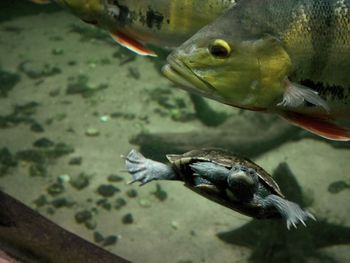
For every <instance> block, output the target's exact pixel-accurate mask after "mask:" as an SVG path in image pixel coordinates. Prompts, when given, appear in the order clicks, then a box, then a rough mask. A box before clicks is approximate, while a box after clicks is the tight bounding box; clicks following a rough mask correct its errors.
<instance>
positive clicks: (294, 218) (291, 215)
mask: <svg viewBox="0 0 350 263" xmlns="http://www.w3.org/2000/svg"><path fill="white" fill-rule="evenodd" d="M262 203H263V206H264V207H266V208H267V207H271V206H272V207H274V208H276V209H277V211H278V212H279V213H280V215H281V216H282V217H283V218H284V219H286V221H287V228H288V229H290V226H291V225H292V226H293V227H294V228H297V226H296V225H297V224H298V223H302V224H303V225H304V226H306V224H305V221H306V220H307V219H308V218H311V219H313V220H316V218H315V217H314V216H313V215H312V214H311V213H310V212H308V211H306V210H303V209H302V208H301V207H300V206H299V205H298V204H296V203H294V202H291V201H288V200H286V199H284V198H282V197H280V196H277V195H274V194H271V195H268V196H267V197H265V198H264V199H263V200H262Z"/></svg>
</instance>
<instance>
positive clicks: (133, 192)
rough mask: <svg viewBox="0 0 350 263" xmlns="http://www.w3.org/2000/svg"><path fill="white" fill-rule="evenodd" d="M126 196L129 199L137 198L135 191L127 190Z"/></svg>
mask: <svg viewBox="0 0 350 263" xmlns="http://www.w3.org/2000/svg"><path fill="white" fill-rule="evenodd" d="M126 195H127V196H128V197H130V198H134V197H136V196H137V191H136V190H135V189H129V190H128V191H126Z"/></svg>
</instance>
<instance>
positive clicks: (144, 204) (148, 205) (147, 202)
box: [138, 198, 151, 208]
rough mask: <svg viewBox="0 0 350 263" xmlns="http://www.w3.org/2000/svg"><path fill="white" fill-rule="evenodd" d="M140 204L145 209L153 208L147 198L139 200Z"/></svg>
mask: <svg viewBox="0 0 350 263" xmlns="http://www.w3.org/2000/svg"><path fill="white" fill-rule="evenodd" d="M138 203H139V205H140V206H141V207H145V208H148V207H151V202H150V201H149V200H147V199H145V198H141V199H139V201H138Z"/></svg>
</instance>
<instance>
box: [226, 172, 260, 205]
mask: <svg viewBox="0 0 350 263" xmlns="http://www.w3.org/2000/svg"><path fill="white" fill-rule="evenodd" d="M227 183H228V185H229V187H230V189H231V190H232V192H233V193H234V195H235V196H236V197H237V198H238V199H239V200H241V201H249V200H251V199H252V198H253V196H254V194H255V193H256V192H257V188H258V181H257V175H256V172H255V170H254V169H251V168H246V167H244V166H241V165H236V166H234V167H232V169H231V170H230V173H229V175H228V177H227Z"/></svg>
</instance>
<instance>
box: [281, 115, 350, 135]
mask: <svg viewBox="0 0 350 263" xmlns="http://www.w3.org/2000/svg"><path fill="white" fill-rule="evenodd" d="M282 117H283V118H285V119H287V120H288V121H289V122H291V123H293V124H295V125H297V126H299V127H301V128H304V129H305V130H308V131H309V132H312V133H314V134H317V135H319V136H321V137H324V138H326V139H329V140H334V141H350V130H348V129H346V128H342V127H340V126H338V125H337V124H335V123H332V122H330V121H328V120H326V119H318V118H314V117H309V116H305V115H302V114H299V113H295V112H287V113H285V114H282Z"/></svg>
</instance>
